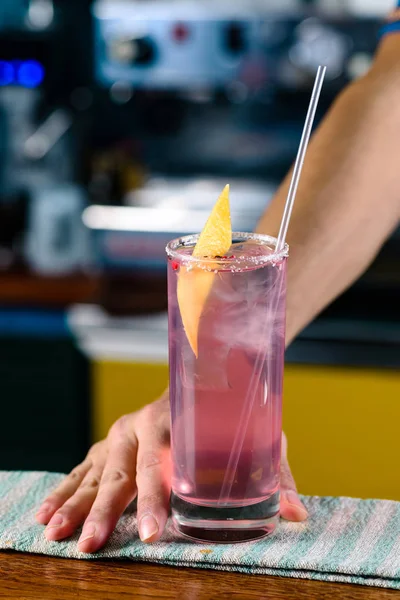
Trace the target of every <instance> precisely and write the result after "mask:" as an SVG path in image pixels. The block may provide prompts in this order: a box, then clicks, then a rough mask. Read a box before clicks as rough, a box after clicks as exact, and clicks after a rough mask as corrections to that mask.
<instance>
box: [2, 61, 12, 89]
mask: <svg viewBox="0 0 400 600" xmlns="http://www.w3.org/2000/svg"><path fill="white" fill-rule="evenodd" d="M13 81H14V68H13V66H12V64H11V63H9V62H6V61H5V60H0V86H3V85H10V83H13Z"/></svg>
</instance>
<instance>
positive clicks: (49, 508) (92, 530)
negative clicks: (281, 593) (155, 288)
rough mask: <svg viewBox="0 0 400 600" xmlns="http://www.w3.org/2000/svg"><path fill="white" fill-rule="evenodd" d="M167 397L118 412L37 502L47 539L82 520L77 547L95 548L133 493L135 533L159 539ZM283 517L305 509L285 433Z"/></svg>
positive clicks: (298, 517)
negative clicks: (104, 435)
mask: <svg viewBox="0 0 400 600" xmlns="http://www.w3.org/2000/svg"><path fill="white" fill-rule="evenodd" d="M169 432H170V417H169V399H168V395H164V396H163V397H162V398H161V399H160V400H158V401H156V402H153V403H152V404H149V405H148V406H146V407H144V408H143V409H142V410H140V411H138V412H134V413H131V414H129V415H125V416H124V417H121V418H120V419H118V421H116V422H115V423H114V425H113V426H112V427H111V429H110V432H109V434H108V436H107V438H106V439H104V440H103V441H101V442H98V443H97V444H95V445H94V446H92V448H91V449H90V451H89V453H88V455H87V457H86V458H85V460H84V461H83V462H82V463H81V464H80V465H78V466H77V467H76V468H75V469H74V470H73V471H72V472H71V473H70V474H69V475H68V476H67V477H66V478H65V479H64V480H63V481H62V482H61V484H60V485H59V486H58V487H57V489H56V490H55V491H54V492H52V493H51V494H50V496H48V497H47V498H46V500H45V501H44V503H43V504H42V505H41V507H40V509H39V511H38V513H37V514H36V519H37V521H38V522H39V523H41V524H43V525H47V527H46V530H45V535H46V538H47V539H48V540H51V541H55V540H62V539H64V538H67V537H69V536H71V535H72V534H73V533H74V532H75V531H76V530H77V529H78V527H80V526H81V525H82V524H83V529H82V533H81V536H80V538H79V542H78V546H79V550H81V551H82V552H95V551H96V550H99V549H100V548H101V547H102V546H103V545H104V544H105V543H106V541H107V540H108V538H109V537H110V535H111V533H112V532H113V530H114V528H115V526H116V524H117V522H118V520H119V518H120V516H121V515H122V513H123V512H124V510H125V509H126V507H127V506H128V504H130V503H131V502H132V500H133V499H134V498H135V497H136V496H137V499H138V506H137V518H138V524H139V535H140V538H141V540H142V541H144V542H154V541H156V540H158V539H159V538H160V536H161V534H162V532H163V530H164V527H165V524H166V522H167V518H168V512H169V497H170V475H171V467H170V452H169ZM281 517H283V518H284V519H287V520H290V521H303V520H304V519H306V518H307V511H306V509H305V508H304V506H303V505H302V503H301V501H300V498H299V496H298V494H297V491H296V485H295V482H294V479H293V476H292V474H291V471H290V468H289V464H288V461H287V441H286V437H285V436H283V444H282V461H281Z"/></svg>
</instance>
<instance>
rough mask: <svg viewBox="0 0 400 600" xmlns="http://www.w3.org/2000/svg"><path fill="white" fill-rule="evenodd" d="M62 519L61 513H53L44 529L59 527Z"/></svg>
mask: <svg viewBox="0 0 400 600" xmlns="http://www.w3.org/2000/svg"><path fill="white" fill-rule="evenodd" d="M63 521H64V519H63V517H62V515H54V517H53V518H52V519H51V521H50V523H49V524H48V525H47V528H46V529H52V528H53V527H60V525H62V523H63Z"/></svg>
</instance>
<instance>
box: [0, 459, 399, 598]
mask: <svg viewBox="0 0 400 600" xmlns="http://www.w3.org/2000/svg"><path fill="white" fill-rule="evenodd" d="M62 478H63V475H59V474H55V473H40V472H7V471H0V550H17V551H19V552H35V553H39V554H48V555H51V556H59V557H66V558H80V559H92V560H93V559H101V558H113V559H116V558H125V559H131V560H134V561H143V562H152V563H159V564H166V565H171V566H181V567H197V568H198V567H202V568H205V569H219V570H223V571H239V572H242V573H254V574H259V575H263V574H265V575H280V576H285V577H300V578H303V579H319V580H322V581H336V582H345V583H357V584H362V585H370V586H377V587H383V588H384V587H385V588H394V589H400V503H399V502H391V501H387V500H356V499H353V498H320V497H316V496H312V497H304V498H303V501H304V503H305V505H306V506H307V509H308V510H309V513H310V518H309V520H308V521H307V522H306V523H288V522H282V523H281V524H280V526H279V528H278V530H277V532H276V533H275V534H274V535H272V536H271V537H269V538H268V537H267V538H264V539H263V540H261V541H258V542H248V543H244V544H232V545H222V544H221V545H217V544H209V545H205V544H196V543H194V542H190V541H186V540H184V539H182V538H179V536H177V535H176V533H175V532H174V530H173V528H172V527H171V526H168V528H167V530H166V532H165V533H164V535H163V537H162V540H161V541H160V542H158V543H156V544H150V545H146V544H143V543H142V542H140V541H139V540H138V535H137V526H136V518H135V515H134V513H133V512H132V511H129V510H128V511H127V512H126V513H125V514H124V516H123V517H122V519H121V520H120V522H119V524H118V526H117V529H116V531H115V532H114V533H113V535H112V536H111V539H110V541H109V542H108V544H107V545H106V546H105V548H103V550H102V551H101V552H98V553H97V554H91V555H87V554H83V553H82V552H79V551H78V548H77V540H78V537H79V533H77V534H76V535H74V536H73V537H71V538H70V539H68V540H67V541H63V542H47V541H46V539H45V537H44V535H43V530H44V527H42V526H41V525H38V524H36V522H35V518H34V515H35V513H36V511H37V509H38V507H39V505H40V504H41V502H42V501H43V500H44V498H45V497H46V495H47V494H48V493H49V491H50V490H51V489H52V488H54V487H55V486H56V485H57V484H58V483H59V482H60V481H61V480H62Z"/></svg>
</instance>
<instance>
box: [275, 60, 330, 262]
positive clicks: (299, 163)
mask: <svg viewBox="0 0 400 600" xmlns="http://www.w3.org/2000/svg"><path fill="white" fill-rule="evenodd" d="M325 72H326V67H322V66H321V65H320V66H319V67H318V71H317V75H316V77H315V83H314V88H313V91H312V94H311V100H310V105H309V107H308V112H307V117H306V121H305V123H304V129H303V134H302V136H301V140H300V146H299V149H298V152H297V157H296V162H295V163H294V169H293V175H292V181H291V182H290V187H289V193H288V196H287V198H286V204H285V210H284V211H283V217H282V222H281V227H280V229H279V234H278V240H277V242H276V252H280V251H281V250H282V248H283V246H284V244H285V239H286V234H287V230H288V227H289V222H290V217H291V215H292V210H293V204H294V199H295V197H296V192H297V187H298V185H299V180H300V175H301V170H302V168H303V163H304V157H305V155H306V151H307V146H308V142H309V140H310V135H311V130H312V126H313V123H314V117H315V111H316V110H317V105H318V100H319V96H320V94H321V89H322V84H323V83H324V77H325Z"/></svg>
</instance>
